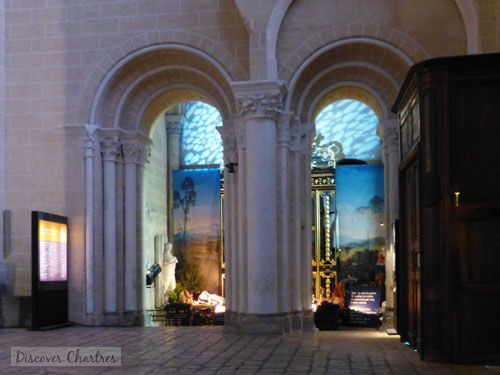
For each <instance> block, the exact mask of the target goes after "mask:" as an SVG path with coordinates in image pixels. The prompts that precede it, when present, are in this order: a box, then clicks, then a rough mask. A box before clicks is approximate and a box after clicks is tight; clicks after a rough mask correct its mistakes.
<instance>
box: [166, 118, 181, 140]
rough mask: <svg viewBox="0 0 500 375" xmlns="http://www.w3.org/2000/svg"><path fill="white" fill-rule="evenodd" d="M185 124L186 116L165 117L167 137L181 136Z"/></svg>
mask: <svg viewBox="0 0 500 375" xmlns="http://www.w3.org/2000/svg"><path fill="white" fill-rule="evenodd" d="M183 122H184V115H165V127H166V129H167V135H180V134H181V133H182V124H183Z"/></svg>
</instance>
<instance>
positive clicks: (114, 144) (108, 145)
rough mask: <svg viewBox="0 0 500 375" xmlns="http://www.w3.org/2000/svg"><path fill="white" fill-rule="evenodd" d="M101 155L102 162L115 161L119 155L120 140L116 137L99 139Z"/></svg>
mask: <svg viewBox="0 0 500 375" xmlns="http://www.w3.org/2000/svg"><path fill="white" fill-rule="evenodd" d="M101 153H102V160H103V161H116V158H117V157H118V155H120V140H119V139H118V137H115V136H111V137H109V136H108V137H103V138H102V139H101Z"/></svg>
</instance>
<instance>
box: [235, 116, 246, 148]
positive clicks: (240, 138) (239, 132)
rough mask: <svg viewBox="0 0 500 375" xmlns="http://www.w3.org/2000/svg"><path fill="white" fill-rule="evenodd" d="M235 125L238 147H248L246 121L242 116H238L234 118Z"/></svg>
mask: <svg viewBox="0 0 500 375" xmlns="http://www.w3.org/2000/svg"><path fill="white" fill-rule="evenodd" d="M233 127H234V137H235V141H236V148H237V149H246V147H247V144H246V132H245V121H244V119H243V118H242V117H239V116H238V117H236V118H234V120H233Z"/></svg>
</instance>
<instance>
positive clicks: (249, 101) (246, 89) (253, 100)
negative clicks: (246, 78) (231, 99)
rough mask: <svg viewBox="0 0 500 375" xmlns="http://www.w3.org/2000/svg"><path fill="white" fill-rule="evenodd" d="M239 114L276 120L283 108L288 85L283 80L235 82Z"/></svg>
mask: <svg viewBox="0 0 500 375" xmlns="http://www.w3.org/2000/svg"><path fill="white" fill-rule="evenodd" d="M233 89H234V91H235V95H236V102H237V104H238V111H239V114H240V115H241V116H243V117H245V118H252V117H260V118H269V119H273V120H276V119H277V116H278V115H279V113H280V112H281V110H282V108H283V98H284V96H285V93H286V87H285V85H284V83H283V82H276V81H250V82H237V83H235V84H233Z"/></svg>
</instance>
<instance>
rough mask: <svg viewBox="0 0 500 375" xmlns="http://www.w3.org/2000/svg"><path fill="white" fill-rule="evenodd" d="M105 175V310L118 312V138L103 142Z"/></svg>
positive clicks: (107, 139) (106, 138) (108, 138)
mask: <svg viewBox="0 0 500 375" xmlns="http://www.w3.org/2000/svg"><path fill="white" fill-rule="evenodd" d="M101 152H102V161H103V175H104V181H103V185H104V267H105V268H104V310H105V312H107V313H113V312H116V311H117V304H116V300H117V284H116V281H117V274H116V272H117V269H116V158H117V156H118V155H119V153H120V142H119V140H118V137H105V138H103V140H102V141H101Z"/></svg>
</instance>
